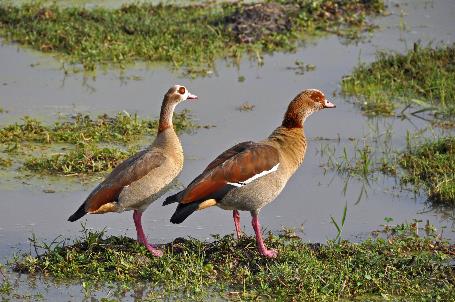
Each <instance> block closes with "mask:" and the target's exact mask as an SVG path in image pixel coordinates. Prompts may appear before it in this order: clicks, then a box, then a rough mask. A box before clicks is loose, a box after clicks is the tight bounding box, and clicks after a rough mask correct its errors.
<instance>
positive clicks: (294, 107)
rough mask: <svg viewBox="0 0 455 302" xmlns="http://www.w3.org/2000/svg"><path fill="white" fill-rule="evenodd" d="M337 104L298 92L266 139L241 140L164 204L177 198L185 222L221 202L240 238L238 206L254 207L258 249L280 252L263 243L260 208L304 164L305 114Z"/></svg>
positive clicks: (310, 92) (179, 215)
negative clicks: (191, 216) (259, 216)
mask: <svg viewBox="0 0 455 302" xmlns="http://www.w3.org/2000/svg"><path fill="white" fill-rule="evenodd" d="M334 107H335V105H334V104H332V103H331V102H329V101H328V100H327V99H326V98H325V96H324V94H323V93H322V92H321V91H319V90H316V89H307V90H304V91H302V92H301V93H299V94H298V95H297V96H296V97H295V98H294V99H293V100H292V101H291V103H290V104H289V107H288V109H287V111H286V114H285V115H284V119H283V123H282V124H281V126H279V127H278V128H276V129H275V131H273V133H272V134H271V135H270V136H269V137H268V138H267V139H265V140H263V141H260V142H258V143H255V142H243V143H240V144H237V145H235V146H234V147H232V148H230V149H229V150H227V151H225V152H223V153H222V154H221V155H220V156H218V157H217V158H216V159H215V160H214V161H212V162H211V163H210V164H209V165H208V166H207V168H206V169H205V170H204V171H203V172H202V173H201V174H200V175H199V176H198V177H197V178H196V179H194V180H193V181H192V182H191V183H190V185H189V186H188V187H187V188H186V189H184V190H183V191H181V192H179V193H177V194H175V195H173V196H170V197H168V198H166V201H165V202H164V203H163V205H167V204H170V203H173V202H178V203H179V205H178V206H177V209H176V210H175V213H174V214H173V215H172V217H171V222H172V223H181V222H182V221H184V220H185V219H186V218H187V217H188V216H189V215H190V214H191V213H193V212H194V211H196V210H201V209H204V208H207V207H210V206H213V205H217V206H218V207H220V208H222V209H225V210H233V217H234V223H235V229H236V232H237V236H238V237H239V236H240V235H241V230H240V216H239V212H238V210H241V211H250V212H251V216H252V225H253V229H254V232H255V234H256V241H257V246H258V249H259V252H260V253H261V254H262V255H264V256H266V257H271V258H273V257H276V256H277V251H275V250H272V249H267V248H266V247H265V245H264V242H263V239H262V235H261V227H260V224H259V218H258V214H259V211H260V209H261V208H262V207H264V206H265V205H266V204H268V203H269V202H271V201H272V200H274V199H275V198H276V197H277V195H278V194H279V193H280V192H281V190H283V188H284V186H285V185H286V183H287V181H288V180H289V178H290V177H291V176H292V175H293V174H294V172H295V171H296V170H297V168H298V167H299V166H300V165H301V164H302V162H303V158H304V156H305V150H306V146H307V141H306V138H305V135H304V132H303V123H304V121H305V119H306V118H307V117H308V116H309V115H310V114H312V113H313V112H315V111H318V110H321V109H323V108H334Z"/></svg>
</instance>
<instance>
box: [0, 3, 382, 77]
mask: <svg viewBox="0 0 455 302" xmlns="http://www.w3.org/2000/svg"><path fill="white" fill-rule="evenodd" d="M383 10H384V2H383V1H382V0H370V1H363V0H355V1H335V0H323V1H267V2H265V3H258V4H247V3H243V2H227V3H221V4H220V3H212V2H209V3H205V4H188V5H172V4H158V5H151V4H145V3H144V4H127V5H124V6H122V7H121V8H118V9H107V8H102V7H96V8H93V9H86V8H83V7H65V8H62V7H59V6H58V5H57V4H50V5H45V4H43V3H41V2H37V3H29V4H24V5H21V6H15V5H11V4H10V3H9V2H8V1H2V2H0V35H1V36H2V37H3V38H4V39H5V40H9V41H15V42H18V43H20V44H22V45H26V46H29V47H32V48H34V49H37V50H40V51H43V52H49V53H54V54H58V55H61V56H62V58H63V59H65V60H66V61H69V62H70V63H80V64H82V65H83V66H84V68H85V69H87V70H93V69H95V68H96V66H97V65H99V64H104V63H109V64H114V65H116V66H119V67H124V66H125V64H128V63H132V62H135V61H143V62H168V63H170V64H172V65H173V66H174V67H176V68H178V67H182V66H185V67H187V68H188V70H196V71H198V70H199V71H202V70H207V69H208V68H210V67H211V66H212V65H213V63H214V60H215V59H216V58H220V57H230V58H234V59H235V60H236V59H238V58H239V57H240V56H242V54H244V53H246V52H248V53H250V54H252V55H253V57H256V58H260V55H261V53H262V52H264V51H265V52H270V51H275V50H291V49H294V48H295V47H296V42H297V41H299V40H300V39H302V38H304V37H305V36H308V35H313V34H314V33H316V32H331V33H336V34H339V35H343V34H344V33H346V32H352V30H353V29H357V31H364V30H371V29H372V28H373V26H372V25H371V24H369V23H368V22H367V18H366V17H367V16H369V15H374V14H378V13H381V12H383ZM201 68H202V69H201ZM195 74H196V75H201V74H204V72H197V73H195Z"/></svg>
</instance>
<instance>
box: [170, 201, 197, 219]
mask: <svg viewBox="0 0 455 302" xmlns="http://www.w3.org/2000/svg"><path fill="white" fill-rule="evenodd" d="M199 204H200V202H192V203H187V204H182V203H180V204H179V205H178V206H177V209H176V210H175V212H174V214H173V215H172V217H171V222H172V223H182V222H183V221H184V220H185V219H186V218H187V217H188V216H190V215H191V214H192V213H193V212H194V211H196V210H197V209H198V207H199Z"/></svg>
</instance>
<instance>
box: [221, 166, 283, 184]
mask: <svg viewBox="0 0 455 302" xmlns="http://www.w3.org/2000/svg"><path fill="white" fill-rule="evenodd" d="M279 165H280V163H278V164H276V165H275V166H273V167H272V169H270V170H266V171H262V172H261V173H258V174H256V175H253V177H251V178H248V179H247V180H245V181H239V182H228V185H232V186H234V187H243V186H244V185H247V184H249V183H250V182H252V181H253V180H256V179H258V178H260V177H262V176H266V175H267V174H270V173H272V172H275V171H276V170H278V166H279Z"/></svg>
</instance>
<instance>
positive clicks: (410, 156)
mask: <svg viewBox="0 0 455 302" xmlns="http://www.w3.org/2000/svg"><path fill="white" fill-rule="evenodd" d="M399 163H400V165H401V166H402V167H403V168H404V169H405V170H406V172H407V173H406V175H405V176H403V177H402V181H403V182H404V183H411V184H414V185H416V186H417V187H420V186H422V185H423V186H424V187H425V188H426V190H427V192H428V197H429V199H430V200H431V201H434V202H441V203H448V204H455V174H454V171H455V137H453V136H451V137H445V138H440V139H438V140H435V141H429V142H427V143H424V144H420V145H418V146H414V147H411V149H409V150H407V151H406V152H405V153H404V154H403V155H402V156H401V158H400V161H399Z"/></svg>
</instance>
